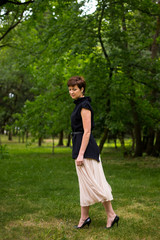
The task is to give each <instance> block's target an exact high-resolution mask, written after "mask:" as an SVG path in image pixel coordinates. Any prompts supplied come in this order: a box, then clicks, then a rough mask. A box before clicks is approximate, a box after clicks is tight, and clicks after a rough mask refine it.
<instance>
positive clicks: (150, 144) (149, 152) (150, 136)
mask: <svg viewBox="0 0 160 240" xmlns="http://www.w3.org/2000/svg"><path fill="white" fill-rule="evenodd" d="M154 136H155V132H154V130H153V129H150V130H149V134H148V142H147V149H146V153H147V155H152V153H153V149H154V146H153V145H154Z"/></svg>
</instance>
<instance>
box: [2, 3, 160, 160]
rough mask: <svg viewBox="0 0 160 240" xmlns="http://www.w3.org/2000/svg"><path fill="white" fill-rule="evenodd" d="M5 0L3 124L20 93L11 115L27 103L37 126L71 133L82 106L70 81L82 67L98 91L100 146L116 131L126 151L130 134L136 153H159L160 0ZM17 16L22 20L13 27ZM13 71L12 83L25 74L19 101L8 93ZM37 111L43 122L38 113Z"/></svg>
mask: <svg viewBox="0 0 160 240" xmlns="http://www.w3.org/2000/svg"><path fill="white" fill-rule="evenodd" d="M4 2H5V4H3V5H2V4H1V8H2V11H1V16H2V19H1V28H2V31H1V32H2V35H1V40H3V41H1V42H2V45H3V48H2V47H1V52H0V54H1V61H2V62H3V64H1V67H2V66H4V67H2V68H3V69H2V71H1V76H0V79H1V96H2V98H1V103H3V106H2V104H1V114H0V117H1V129H2V127H3V126H5V125H6V124H10V121H11V120H9V119H7V120H5V121H4V118H6V117H4V116H6V111H8V109H9V106H10V107H11V104H10V103H11V101H12V103H13V105H14V108H13V107H12V108H13V109H12V111H11V112H10V113H9V115H10V116H12V114H13V113H15V112H21V111H23V114H24V115H25V116H26V118H25V119H26V121H30V123H29V125H28V126H29V131H30V132H32V133H33V132H34V133H36V132H37V131H39V132H41V131H43V132H45V129H49V131H48V130H47V134H53V133H55V134H57V133H60V132H62V131H65V132H66V134H67V133H69V131H70V123H69V118H70V113H71V111H72V109H73V107H74V106H73V104H72V101H71V100H70V99H69V98H68V95H67V87H66V82H67V79H68V78H69V77H70V76H72V75H78V74H79V75H83V76H84V77H85V78H86V81H87V85H88V87H87V94H88V95H90V96H91V98H92V105H93V108H94V110H95V122H96V131H95V135H96V136H97V137H98V138H100V139H101V142H100V149H102V148H103V144H104V142H105V140H106V139H107V138H108V136H109V134H112V135H113V136H114V137H118V138H119V139H120V140H121V143H122V146H123V150H124V151H126V149H125V145H124V141H123V139H124V136H125V135H126V134H127V135H129V136H131V137H132V141H133V144H132V151H133V154H134V155H135V156H141V155H142V154H143V152H146V153H147V154H149V155H150V154H152V155H159V152H160V149H159V148H160V147H159V142H160V129H159V120H160V114H159V93H160V89H159V86H160V78H159V75H160V67H159V64H160V62H159V39H160V38H159V32H160V19H159V14H160V6H159V5H160V2H157V1H151V0H149V1H148V0H143V1H139V0H138V1H137V0H136V1H130V0H125V1H123V0H118V1H116V2H115V1H112V0H110V1H104V0H99V1H97V2H96V10H95V11H94V12H93V13H91V14H85V12H84V11H83V10H82V9H83V8H81V7H82V6H84V4H85V3H86V2H87V1H73V0H70V1H47V0H46V1H25V2H24V3H23V4H22V3H21V2H20V1H4ZM13 2H14V3H13ZM88 2H90V1H88ZM11 4H14V8H13V9H12V11H11ZM12 7H13V6H12ZM22 12H23V14H22ZM22 15H23V17H21V16H22ZM11 19H12V20H11ZM13 20H14V21H13ZM15 22H16V23H17V22H19V24H17V25H16V26H15V27H14V28H11V26H13V24H15ZM11 23H13V24H11ZM10 28H11V29H10ZM7 29H10V31H9V32H7ZM5 33H7V34H5ZM13 43H14V44H13ZM4 46H5V48H4ZM11 47H12V48H11ZM13 47H14V48H13ZM15 72H16V74H15ZM22 73H23V74H22ZM13 76H15V78H14V79H15V80H13ZM6 79H8V82H10V85H11V82H13V81H15V82H16V81H17V82H18V84H17V82H16V87H17V88H18V86H21V87H20V88H18V89H20V90H19V95H18V98H17V99H18V100H16V101H17V105H16V104H15V97H13V98H11V97H9V95H8V99H7V98H6V95H7V94H10V93H13V91H11V89H10V90H8V92H7V93H6V92H5V90H4V89H5V88H6V86H7V81H6ZM18 79H21V80H18ZM22 79H23V81H22ZM4 82H5V84H3V83H4ZM22 82H23V84H22ZM20 83H21V85H20ZM22 85H23V87H22ZM17 88H16V89H17ZM23 88H24V91H23V90H22V89H23ZM17 91H18V90H17ZM24 92H25V93H24ZM25 94H26V96H25ZM20 95H22V96H23V99H22V97H20ZM10 96H11V95H10ZM12 96H13V95H12ZM14 96H15V95H14ZM26 99H28V102H27V103H25V101H26ZM29 101H32V102H29ZM24 104H25V108H24V110H22V109H23V105H24ZM8 105H9V106H8ZM4 106H6V110H5V107H4ZM15 106H16V107H15ZM45 106H47V107H45ZM29 112H31V116H30V117H29V116H28V115H27V114H28V113H29ZM36 116H37V119H41V121H40V122H41V123H40V122H39V121H35V119H36ZM11 118H12V117H10V119H11ZM42 119H43V124H42ZM39 124H42V125H43V127H41V126H40V125H39ZM47 126H49V127H47ZM31 129H32V131H31ZM33 129H34V130H33ZM38 134H40V133H38ZM36 136H40V135H36Z"/></svg>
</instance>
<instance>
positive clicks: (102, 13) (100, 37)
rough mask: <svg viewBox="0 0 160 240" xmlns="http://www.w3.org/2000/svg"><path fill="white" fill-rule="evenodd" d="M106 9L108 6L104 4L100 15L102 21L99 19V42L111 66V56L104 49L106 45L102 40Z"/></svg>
mask: <svg viewBox="0 0 160 240" xmlns="http://www.w3.org/2000/svg"><path fill="white" fill-rule="evenodd" d="M105 8H106V5H105V4H104V2H103V4H102V10H101V15H100V19H99V24H98V38H99V41H100V44H101V47H102V51H103V54H104V56H105V58H106V60H107V62H108V63H109V65H111V62H110V59H109V56H108V54H107V52H106V49H105V47H104V43H103V40H102V34H101V28H102V20H103V15H104V10H105Z"/></svg>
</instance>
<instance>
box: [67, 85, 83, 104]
mask: <svg viewBox="0 0 160 240" xmlns="http://www.w3.org/2000/svg"><path fill="white" fill-rule="evenodd" d="M68 90H69V94H70V96H71V98H72V99H74V100H76V99H78V98H80V97H83V90H84V89H83V88H81V89H80V88H79V87H78V86H77V85H75V86H69V87H68Z"/></svg>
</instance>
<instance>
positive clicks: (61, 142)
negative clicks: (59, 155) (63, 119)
mask: <svg viewBox="0 0 160 240" xmlns="http://www.w3.org/2000/svg"><path fill="white" fill-rule="evenodd" d="M58 146H63V130H62V131H61V132H60V134H59V142H58Z"/></svg>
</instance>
